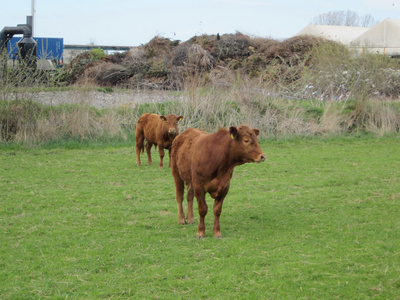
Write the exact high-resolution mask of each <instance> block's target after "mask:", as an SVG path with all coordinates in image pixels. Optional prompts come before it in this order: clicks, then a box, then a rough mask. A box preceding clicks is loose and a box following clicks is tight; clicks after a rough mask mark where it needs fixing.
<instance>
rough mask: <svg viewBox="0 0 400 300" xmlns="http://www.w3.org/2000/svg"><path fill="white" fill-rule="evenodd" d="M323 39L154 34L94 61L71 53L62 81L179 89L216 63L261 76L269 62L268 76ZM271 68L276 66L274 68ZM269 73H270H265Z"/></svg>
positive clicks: (304, 57) (292, 63) (284, 68)
mask: <svg viewBox="0 0 400 300" xmlns="http://www.w3.org/2000/svg"><path fill="white" fill-rule="evenodd" d="M325 42H327V41H326V40H324V39H320V38H316V37H312V36H299V37H293V38H290V39H287V40H284V41H278V40H273V39H268V38H266V39H264V38H252V37H249V36H247V35H244V34H242V33H239V32H238V33H236V34H226V35H222V36H219V35H202V36H195V37H193V38H191V39H190V40H188V41H186V42H183V43H179V42H178V41H172V40H170V39H167V38H161V37H155V38H153V39H152V40H151V41H150V42H149V43H148V44H146V45H142V46H140V47H136V48H132V49H130V50H129V51H127V52H124V53H117V54H113V55H109V56H106V57H104V58H103V59H101V60H97V61H96V60H94V59H93V56H91V55H90V53H89V52H87V53H84V54H81V55H79V56H78V57H76V58H75V59H74V60H73V61H72V62H71V64H70V65H69V66H68V67H67V68H66V69H65V72H66V74H67V76H66V80H67V81H68V83H78V84H79V83H83V82H84V83H86V84H87V83H92V84H94V85H100V86H124V87H135V88H137V87H145V88H157V89H180V88H182V86H183V84H184V82H185V80H186V79H187V77H188V76H192V75H194V74H201V75H205V76H206V77H207V74H209V73H210V72H212V73H215V72H216V71H217V70H220V69H221V68H228V69H229V70H235V71H240V72H244V73H246V74H249V75H251V76H264V75H265V73H268V72H266V69H267V68H268V67H271V66H273V67H274V70H275V71H274V72H275V73H274V75H273V76H269V75H268V76H264V78H268V80H273V77H274V76H278V75H279V74H281V73H284V72H287V67H288V66H291V67H293V66H296V65H300V64H301V63H303V64H304V63H306V61H307V60H308V58H309V56H310V53H311V51H312V49H313V48H314V47H315V46H316V45H318V44H320V43H325ZM276 70H277V71H276ZM269 73H270V72H269Z"/></svg>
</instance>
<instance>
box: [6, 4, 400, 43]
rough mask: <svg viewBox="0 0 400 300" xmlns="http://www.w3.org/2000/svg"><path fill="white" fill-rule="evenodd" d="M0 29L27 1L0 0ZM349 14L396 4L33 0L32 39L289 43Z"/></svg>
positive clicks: (398, 15) (378, 16)
mask: <svg viewBox="0 0 400 300" xmlns="http://www.w3.org/2000/svg"><path fill="white" fill-rule="evenodd" d="M0 4H1V6H0V30H2V29H3V28H4V27H5V26H16V25H17V24H24V23H25V22H26V16H27V15H30V14H31V0H13V1H9V0H0ZM341 10H352V11H355V12H356V13H357V14H358V15H359V16H362V15H367V14H370V15H372V16H373V17H374V19H375V20H376V21H379V22H380V21H383V20H384V19H387V18H390V19H400V0H335V1H332V0H303V1H301V0H278V1H273V0H164V1H162V0H141V1H136V0H96V1H94V0H93V1H90V0H68V1H60V0H35V18H34V21H35V23H34V36H35V37H58V38H64V44H82V45H86V44H89V43H94V44H96V45H110V46H111V45H113V46H139V45H140V44H146V43H148V42H149V41H150V40H151V39H152V38H154V37H155V36H161V37H166V38H171V39H178V40H181V41H186V40H188V39H190V38H191V37H193V36H195V35H202V34H217V33H219V34H220V35H222V34H225V33H235V32H236V31H240V32H242V33H245V34H248V35H252V36H258V37H270V38H276V39H278V38H279V39H284V38H289V37H292V36H293V35H295V34H296V33H298V32H299V31H300V30H302V29H303V28H304V27H305V26H307V25H308V24H310V22H311V21H312V20H313V19H314V18H315V17H317V16H318V15H320V14H323V13H327V12H330V11H341Z"/></svg>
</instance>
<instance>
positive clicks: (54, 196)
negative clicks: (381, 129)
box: [0, 137, 400, 299]
mask: <svg viewBox="0 0 400 300" xmlns="http://www.w3.org/2000/svg"><path fill="white" fill-rule="evenodd" d="M261 147H262V149H263V150H264V152H265V153H266V154H267V161H266V162H265V163H262V164H246V165H243V166H240V167H237V168H236V169H235V172H234V177H233V179H232V182H231V189H230V191H229V194H228V196H227V198H226V199H225V202H224V207H223V212H222V216H221V230H222V235H223V239H221V240H220V239H214V238H212V222H213V215H212V211H209V214H208V215H207V217H206V227H207V229H206V230H207V231H206V234H207V237H206V238H204V239H196V238H195V237H196V230H197V224H196V225H185V226H182V225H179V224H178V219H177V208H176V203H175V198H174V197H175V193H174V192H175V191H174V184H173V179H172V176H171V174H170V170H169V169H168V168H165V169H164V170H159V169H158V155H157V154H156V152H154V151H153V158H154V160H153V162H154V165H153V166H148V165H147V159H146V158H145V157H144V156H143V157H142V158H143V161H142V162H143V166H142V167H140V168H138V167H136V163H135V162H136V157H135V154H134V149H133V147H112V146H103V147H100V146H97V147H83V148H78V149H67V148H53V149H45V148H39V149H31V150H15V149H11V148H8V149H7V148H3V149H2V150H0V201H1V205H0V298H1V299H27V298H32V299H37V298H52V299H57V298H60V299H61V298H63V299H66V298H72V299H82V298H84V299H94V298H126V297H131V298H134V299H268V298H270V299H334V298H343V299H370V298H376V299H400V296H399V295H400V139H399V138H397V137H385V138H381V139H373V138H349V139H348V138H337V139H331V140H318V139H316V140H311V139H310V140H307V139H306V140H292V141H274V142H271V141H263V142H262V143H261ZM165 163H166V164H168V158H167V160H166V162H165ZM207 200H208V201H207V202H208V204H209V207H212V201H211V198H210V197H209V196H208V197H207ZM195 209H197V205H195ZM195 216H196V220H197V221H198V214H197V213H196V214H195Z"/></svg>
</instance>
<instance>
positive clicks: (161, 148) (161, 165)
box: [158, 145, 164, 169]
mask: <svg viewBox="0 0 400 300" xmlns="http://www.w3.org/2000/svg"><path fill="white" fill-rule="evenodd" d="M158 153H159V154H160V164H159V165H158V167H159V168H160V169H162V168H163V167H164V165H163V159H164V147H163V146H162V145H158Z"/></svg>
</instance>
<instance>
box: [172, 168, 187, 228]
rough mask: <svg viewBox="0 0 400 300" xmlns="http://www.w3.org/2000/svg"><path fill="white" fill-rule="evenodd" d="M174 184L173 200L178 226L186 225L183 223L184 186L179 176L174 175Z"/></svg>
mask: <svg viewBox="0 0 400 300" xmlns="http://www.w3.org/2000/svg"><path fill="white" fill-rule="evenodd" d="M174 182H175V193H176V195H175V198H176V204H177V205H178V222H179V224H182V225H184V224H186V221H185V213H184V211H183V206H182V202H183V193H184V192H185V184H184V182H183V180H182V179H181V178H180V177H179V176H175V175H174Z"/></svg>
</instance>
